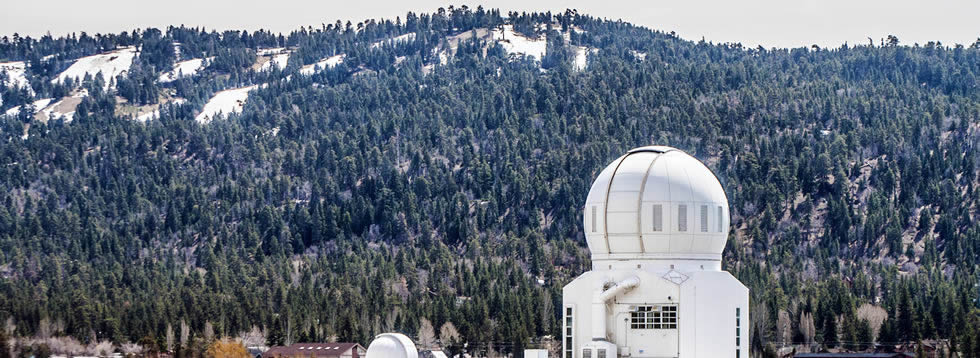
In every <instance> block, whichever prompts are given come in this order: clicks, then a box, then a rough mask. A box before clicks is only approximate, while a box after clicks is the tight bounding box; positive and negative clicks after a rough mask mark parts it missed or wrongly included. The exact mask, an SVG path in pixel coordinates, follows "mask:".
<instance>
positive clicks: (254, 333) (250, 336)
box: [238, 325, 266, 347]
mask: <svg viewBox="0 0 980 358" xmlns="http://www.w3.org/2000/svg"><path fill="white" fill-rule="evenodd" d="M238 336H239V338H240V339H241V341H242V345H244V346H245V347H259V346H264V345H265V342H266V336H265V331H263V330H261V329H259V326H254V325H253V326H252V329H251V330H250V331H248V332H242V333H240V334H239V335H238Z"/></svg>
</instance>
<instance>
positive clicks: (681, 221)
mask: <svg viewBox="0 0 980 358" xmlns="http://www.w3.org/2000/svg"><path fill="white" fill-rule="evenodd" d="M677 231H681V232H684V231H687V205H685V204H681V205H678V206H677Z"/></svg>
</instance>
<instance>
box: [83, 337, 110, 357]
mask: <svg viewBox="0 0 980 358" xmlns="http://www.w3.org/2000/svg"><path fill="white" fill-rule="evenodd" d="M115 350H116V347H115V346H113V345H112V342H109V341H101V342H92V343H90V344H89V345H88V354H89V355H92V356H96V357H107V356H109V355H110V354H112V352H113V351H115Z"/></svg>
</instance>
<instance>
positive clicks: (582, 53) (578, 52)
mask: <svg viewBox="0 0 980 358" xmlns="http://www.w3.org/2000/svg"><path fill="white" fill-rule="evenodd" d="M596 52H599V49H597V48H588V47H585V46H575V69H576V70H579V71H582V70H585V68H586V67H587V66H588V65H589V54H592V53H596Z"/></svg>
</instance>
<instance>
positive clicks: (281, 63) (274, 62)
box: [261, 52, 289, 71]
mask: <svg viewBox="0 0 980 358" xmlns="http://www.w3.org/2000/svg"><path fill="white" fill-rule="evenodd" d="M287 64H289V53H288V52H287V53H280V54H275V55H272V56H270V58H269V61H267V62H266V63H263V64H262V69H261V70H262V71H268V70H271V69H272V66H276V68H278V69H280V70H281V69H284V68H286V65H287Z"/></svg>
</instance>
